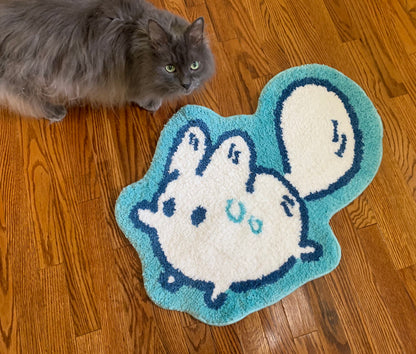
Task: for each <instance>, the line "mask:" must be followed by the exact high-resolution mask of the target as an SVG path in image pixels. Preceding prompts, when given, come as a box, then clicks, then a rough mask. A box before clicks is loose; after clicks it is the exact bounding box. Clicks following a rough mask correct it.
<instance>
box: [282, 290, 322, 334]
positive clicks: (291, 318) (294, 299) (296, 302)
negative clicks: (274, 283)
mask: <svg viewBox="0 0 416 354" xmlns="http://www.w3.org/2000/svg"><path fill="white" fill-rule="evenodd" d="M310 301H311V300H310V298H309V294H308V291H307V288H306V287H305V286H302V287H300V288H299V289H297V290H296V291H294V292H293V293H291V294H290V295H288V296H286V297H285V298H283V299H282V304H283V308H284V310H285V313H286V317H287V320H288V323H289V326H290V330H291V332H292V336H293V338H296V337H300V336H302V335H304V334H308V333H311V332H314V331H315V330H316V329H317V326H316V323H315V316H314V313H313V310H312V306H311V303H310Z"/></svg>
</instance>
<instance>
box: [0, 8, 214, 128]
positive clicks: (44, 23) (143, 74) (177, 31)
mask: <svg viewBox="0 0 416 354" xmlns="http://www.w3.org/2000/svg"><path fill="white" fill-rule="evenodd" d="M213 73H214V60H213V55H212V53H211V50H210V48H209V45H208V43H207V40H206V37H205V36H204V20H203V18H199V19H197V20H196V21H195V22H193V23H192V24H189V23H188V22H187V21H185V20H184V19H182V18H180V17H178V16H176V15H174V14H172V13H170V12H168V11H165V10H160V9H157V8H156V7H154V6H153V5H152V4H150V3H148V2H146V1H144V0H85V1H82V0H17V1H11V2H6V3H2V4H0V104H5V105H8V106H9V107H10V108H11V109H12V110H15V111H17V112H20V113H21V114H24V115H30V116H34V117H45V118H47V119H49V120H51V121H59V120H61V119H63V118H64V117H65V115H66V113H67V111H66V109H65V106H67V105H71V104H79V103H82V102H90V103H93V104H104V105H122V104H125V103H127V102H135V103H137V104H138V105H139V106H141V107H143V108H144V109H147V110H149V111H156V110H157V109H158V108H159V107H160V106H161V104H162V102H163V101H165V100H167V99H170V98H174V97H178V96H181V95H187V94H189V93H191V92H192V91H193V90H195V89H196V88H198V87H199V86H201V84H202V83H204V82H205V81H206V80H208V79H209V78H210V77H211V76H212V75H213Z"/></svg>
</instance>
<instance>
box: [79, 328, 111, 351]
mask: <svg viewBox="0 0 416 354" xmlns="http://www.w3.org/2000/svg"><path fill="white" fill-rule="evenodd" d="M76 343H77V346H76V349H77V350H76V352H77V353H78V354H90V353H96V354H99V353H105V351H104V346H103V342H102V332H101V330H98V331H95V332H90V333H87V334H84V335H82V336H80V337H77V339H76Z"/></svg>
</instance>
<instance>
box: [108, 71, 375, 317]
mask: <svg viewBox="0 0 416 354" xmlns="http://www.w3.org/2000/svg"><path fill="white" fill-rule="evenodd" d="M382 135H383V132H382V125H381V121H380V118H379V116H378V114H377V112H376V110H375V108H374V106H373V105H372V103H371V101H370V100H369V99H368V97H367V96H366V94H365V93H364V91H363V90H362V89H361V88H360V87H359V86H358V85H357V84H355V83H354V82H353V81H351V80H350V79H349V78H347V77H346V76H344V75H343V74H341V73H340V72H338V71H336V70H334V69H332V68H329V67H326V66H322V65H315V64H314V65H305V66H301V67H296V68H292V69H289V70H286V71H284V72H282V73H280V74H279V75H277V76H276V77H274V78H273V79H272V80H271V81H270V82H269V83H268V84H267V85H266V87H265V88H264V90H263V92H262V94H261V97H260V99H259V106H258V109H257V111H256V113H255V114H253V115H238V116H234V117H228V118H223V117H221V116H219V115H217V114H216V113H214V112H213V111H211V110H209V109H207V108H204V107H200V106H186V107H184V108H182V109H181V110H180V111H179V112H178V113H176V114H175V115H174V116H173V117H172V119H171V120H170V121H169V123H168V124H167V125H166V127H165V128H164V130H163V131H162V133H161V137H160V140H159V143H158V145H157V148H156V152H155V156H154V159H153V162H152V165H151V166H150V169H149V171H148V172H147V174H146V175H145V176H144V178H143V179H141V180H140V181H138V182H136V183H134V184H132V185H130V186H128V187H126V188H125V189H124V190H123V191H122V193H121V195H120V197H119V199H118V201H117V204H116V217H117V221H118V224H119V225H120V228H121V229H122V230H123V232H124V233H125V235H126V236H127V238H128V239H129V240H130V242H131V243H132V245H133V246H134V247H135V249H136V250H137V252H138V254H139V256H140V259H141V261H142V266H143V278H144V285H145V288H146V291H147V293H148V295H149V296H150V298H151V299H152V300H153V301H154V302H155V303H156V304H158V305H159V306H161V307H164V308H166V309H172V310H179V311H185V312H188V313H189V314H191V315H192V316H194V317H196V318H198V319H200V320H201V321H203V322H206V323H208V324H213V325H226V324H230V323H233V322H236V321H238V320H240V319H242V318H243V317H245V316H247V315H248V314H250V313H252V312H254V311H257V310H259V309H262V308H264V307H266V306H269V305H271V304H274V303H276V302H277V301H279V300H280V299H282V298H283V297H284V296H286V295H288V294H289V293H291V292H292V291H294V290H295V289H296V288H298V287H299V286H301V285H302V284H304V283H306V282H308V281H310V280H312V279H315V278H317V277H320V276H322V275H324V274H326V273H328V272H330V271H331V270H333V269H334V268H335V267H336V266H337V265H338V263H339V260H340V257H341V251H340V247H339V244H338V242H337V240H336V238H335V236H334V234H333V232H332V230H331V228H330V227H329V224H328V223H329V219H330V218H331V216H332V215H333V214H334V213H335V212H337V211H338V210H340V209H341V208H343V207H344V206H346V205H347V204H348V203H350V202H351V201H352V200H353V199H354V198H356V197H357V196H358V195H359V194H360V193H361V192H362V191H363V190H364V189H365V188H366V187H367V185H368V184H369V183H370V182H371V180H372V179H373V177H374V175H375V173H376V171H377V169H378V166H379V164H380V161H381V156H382Z"/></svg>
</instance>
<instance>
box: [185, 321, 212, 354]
mask: <svg viewBox="0 0 416 354" xmlns="http://www.w3.org/2000/svg"><path fill="white" fill-rule="evenodd" d="M184 332H185V335H186V342H187V346H188V350H189V352H190V353H216V352H217V351H216V348H215V343H214V340H213V338H212V335H211V329H210V326H208V325H206V324H204V323H200V322H199V321H196V320H195V321H193V323H192V324H190V325H188V326H186V327H184Z"/></svg>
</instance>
